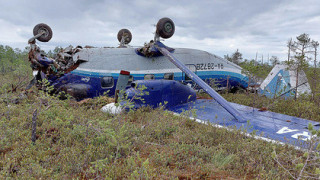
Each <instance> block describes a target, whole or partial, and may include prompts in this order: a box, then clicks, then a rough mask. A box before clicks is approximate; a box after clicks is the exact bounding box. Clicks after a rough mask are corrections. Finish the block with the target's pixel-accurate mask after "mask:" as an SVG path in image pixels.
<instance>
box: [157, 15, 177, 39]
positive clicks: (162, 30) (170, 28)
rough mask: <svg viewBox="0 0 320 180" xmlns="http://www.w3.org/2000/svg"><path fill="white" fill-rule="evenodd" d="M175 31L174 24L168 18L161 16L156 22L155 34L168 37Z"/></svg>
mask: <svg viewBox="0 0 320 180" xmlns="http://www.w3.org/2000/svg"><path fill="white" fill-rule="evenodd" d="M174 31H175V26H174V23H173V21H172V20H171V19H170V18H167V17H165V18H161V19H160V20H159V21H158V23H157V34H159V36H160V37H162V38H164V39H168V38H170V37H171V36H172V35H173V34H174Z"/></svg>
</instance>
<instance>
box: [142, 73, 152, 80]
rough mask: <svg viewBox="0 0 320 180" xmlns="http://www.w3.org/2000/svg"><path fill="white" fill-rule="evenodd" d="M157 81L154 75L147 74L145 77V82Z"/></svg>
mask: <svg viewBox="0 0 320 180" xmlns="http://www.w3.org/2000/svg"><path fill="white" fill-rule="evenodd" d="M151 79H155V77H154V74H146V75H144V80H151Z"/></svg>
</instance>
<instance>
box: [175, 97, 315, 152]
mask: <svg viewBox="0 0 320 180" xmlns="http://www.w3.org/2000/svg"><path fill="white" fill-rule="evenodd" d="M230 104H231V105H232V106H233V107H234V108H235V109H237V110H238V111H239V112H241V113H242V114H243V115H244V117H245V119H246V120H248V122H249V124H248V123H241V122H238V121H237V120H236V119H235V118H234V117H233V116H232V115H230V114H229V113H228V112H227V111H226V110H225V109H224V108H222V107H221V106H220V105H219V104H218V103H217V102H216V101H214V100H197V101H195V102H192V103H187V104H182V105H178V106H176V107H172V108H170V110H171V111H174V112H177V113H181V112H184V111H185V110H186V109H190V107H191V108H192V109H196V115H197V117H196V118H197V119H201V120H204V121H209V122H211V123H215V124H218V125H221V126H226V127H236V128H237V129H246V130H247V132H249V133H251V132H254V131H256V132H257V135H260V136H262V137H265V138H269V139H273V140H276V141H280V142H284V143H290V144H292V145H296V146H303V145H301V144H300V143H301V142H304V141H303V140H298V139H297V137H299V136H300V137H301V139H305V138H310V136H311V134H310V133H309V132H308V129H307V126H308V124H309V123H311V124H313V125H314V126H315V128H316V129H319V125H320V124H319V122H315V121H310V120H306V119H302V118H297V117H293V116H288V115H283V114H279V113H274V112H270V111H265V112H260V111H258V109H254V108H252V107H248V106H244V105H240V104H235V103H230ZM191 116H192V115H191V114H190V117H191Z"/></svg>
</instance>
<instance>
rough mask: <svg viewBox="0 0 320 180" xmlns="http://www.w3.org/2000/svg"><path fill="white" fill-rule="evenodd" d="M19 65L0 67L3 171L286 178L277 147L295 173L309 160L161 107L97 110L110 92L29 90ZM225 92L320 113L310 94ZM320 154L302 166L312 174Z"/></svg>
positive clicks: (236, 98)
mask: <svg viewBox="0 0 320 180" xmlns="http://www.w3.org/2000/svg"><path fill="white" fill-rule="evenodd" d="M24 67H25V66H21V68H18V69H17V70H16V71H13V72H12V73H7V74H2V75H0V179H40V178H41V179H290V178H292V177H291V176H290V175H289V173H288V172H287V171H286V170H284V169H283V168H282V167H280V165H279V163H277V162H276V161H275V158H274V157H273V154H274V152H276V153H277V160H278V161H279V162H280V163H281V165H282V166H284V167H285V168H286V169H288V170H289V172H290V173H291V174H293V175H294V176H295V177H297V176H298V174H299V172H300V170H301V162H304V160H306V158H305V156H304V153H303V152H300V151H297V150H295V149H293V148H292V147H289V146H280V145H275V144H270V143H268V142H265V141H261V140H256V139H253V138H250V137H247V136H243V135H242V133H241V132H240V131H238V130H234V131H232V132H230V131H227V130H226V129H219V128H216V127H213V126H209V125H206V124H199V123H197V122H195V121H193V120H190V119H189V118H186V117H183V116H175V115H173V114H172V113H171V112H169V111H166V110H164V109H163V108H158V109H154V110H153V109H150V108H143V109H139V110H137V111H129V112H127V113H122V114H120V115H117V116H112V115H110V114H106V113H102V112H101V111H100V108H101V107H102V106H103V105H105V104H107V103H108V102H111V101H112V99H111V98H108V97H104V96H103V97H98V98H95V99H88V100H85V101H82V102H75V101H73V100H70V99H67V100H64V101H61V100H58V99H57V98H55V97H52V96H49V95H47V94H46V93H45V92H42V91H38V90H37V89H36V88H35V87H33V88H32V89H30V90H28V91H27V92H26V91H23V88H24V87H26V85H27V83H28V81H29V80H30V79H31V77H30V74H31V72H30V71H29V69H27V70H26V68H24ZM201 96H206V95H201ZM223 96H224V97H225V98H226V99H227V100H229V101H232V102H236V103H240V104H244V105H249V106H255V107H259V108H262V107H266V108H268V109H269V110H272V111H274V112H280V113H285V114H288V115H294V116H298V117H303V118H307V119H312V120H316V121H320V118H319V117H320V116H319V112H318V109H319V106H318V105H317V104H315V103H312V102H311V101H310V100H309V99H308V98H307V97H304V98H300V99H299V100H298V101H293V100H281V99H279V100H276V101H274V100H269V99H266V98H262V97H259V98H258V97H257V96H255V95H252V94H223ZM35 110H37V113H36V116H35V117H33V114H34V112H35ZM33 118H35V119H36V123H37V126H36V142H35V143H33V142H32V140H31V136H32V119H33ZM318 161H319V159H318V160H316V161H315V162H314V163H315V164H316V165H314V166H310V167H308V168H307V171H306V172H308V173H313V174H314V173H315V171H316V168H317V167H319V166H318V164H319V162H318ZM297 165H299V166H298V167H297Z"/></svg>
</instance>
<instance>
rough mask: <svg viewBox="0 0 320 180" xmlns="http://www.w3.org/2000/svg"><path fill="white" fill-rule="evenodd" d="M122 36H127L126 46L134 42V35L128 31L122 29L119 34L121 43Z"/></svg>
mask: <svg viewBox="0 0 320 180" xmlns="http://www.w3.org/2000/svg"><path fill="white" fill-rule="evenodd" d="M122 36H125V39H124V44H129V43H130V42H131V40H132V34H131V32H130V31H129V30H128V29H121V30H120V31H119V32H118V36H117V37H118V41H119V42H121V39H122Z"/></svg>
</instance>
